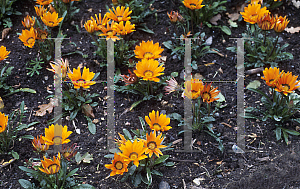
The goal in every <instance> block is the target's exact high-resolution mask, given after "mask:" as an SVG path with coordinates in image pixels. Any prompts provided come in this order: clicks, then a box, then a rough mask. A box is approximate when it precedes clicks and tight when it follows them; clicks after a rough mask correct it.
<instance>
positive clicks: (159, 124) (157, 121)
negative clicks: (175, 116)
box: [145, 110, 172, 132]
mask: <svg viewBox="0 0 300 189" xmlns="http://www.w3.org/2000/svg"><path fill="white" fill-rule="evenodd" d="M145 120H146V122H147V123H148V125H149V127H150V129H152V130H155V131H162V132H163V131H168V130H170V129H172V127H170V126H168V125H169V124H170V118H169V117H167V116H166V115H165V114H160V115H159V111H157V112H155V111H154V110H153V111H152V112H150V113H149V117H148V116H145Z"/></svg>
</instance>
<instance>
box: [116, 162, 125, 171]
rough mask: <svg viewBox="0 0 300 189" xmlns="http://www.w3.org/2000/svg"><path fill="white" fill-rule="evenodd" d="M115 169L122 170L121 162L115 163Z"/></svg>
mask: <svg viewBox="0 0 300 189" xmlns="http://www.w3.org/2000/svg"><path fill="white" fill-rule="evenodd" d="M115 168H116V169H117V170H122V169H123V163H122V162H121V161H117V162H116V163H115Z"/></svg>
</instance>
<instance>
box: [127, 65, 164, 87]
mask: <svg viewBox="0 0 300 189" xmlns="http://www.w3.org/2000/svg"><path fill="white" fill-rule="evenodd" d="M164 70H165V68H164V67H163V65H161V66H159V62H158V61H156V60H153V59H142V61H139V62H138V63H137V64H136V70H134V71H133V72H134V73H135V74H136V75H137V76H138V77H142V78H143V80H149V81H155V82H159V81H160V79H159V78H157V77H158V76H160V75H163V74H164V73H163V71H164Z"/></svg>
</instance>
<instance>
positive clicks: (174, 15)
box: [167, 11, 184, 23]
mask: <svg viewBox="0 0 300 189" xmlns="http://www.w3.org/2000/svg"><path fill="white" fill-rule="evenodd" d="M167 14H168V16H169V18H170V21H171V22H173V23H174V22H183V21H184V18H183V17H182V16H181V15H180V14H179V13H178V11H177V12H175V11H171V12H170V14H169V13H168V12H167Z"/></svg>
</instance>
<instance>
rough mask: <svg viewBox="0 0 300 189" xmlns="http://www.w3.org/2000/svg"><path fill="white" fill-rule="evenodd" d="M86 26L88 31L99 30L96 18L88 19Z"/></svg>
mask: <svg viewBox="0 0 300 189" xmlns="http://www.w3.org/2000/svg"><path fill="white" fill-rule="evenodd" d="M84 28H85V30H86V31H87V32H89V33H94V32H95V31H97V30H98V25H97V23H96V21H95V20H88V21H86V23H85V24H84Z"/></svg>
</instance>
